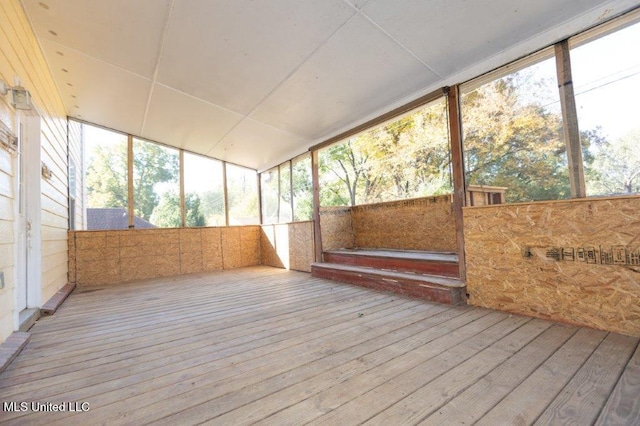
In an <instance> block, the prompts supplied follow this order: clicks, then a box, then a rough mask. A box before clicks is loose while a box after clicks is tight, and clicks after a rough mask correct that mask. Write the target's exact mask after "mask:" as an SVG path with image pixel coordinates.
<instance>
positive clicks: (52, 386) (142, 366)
mask: <svg viewBox="0 0 640 426" xmlns="http://www.w3.org/2000/svg"><path fill="white" fill-rule="evenodd" d="M406 305H408V307H413V306H415V304H413V303H412V302H407V301H402V300H394V301H391V302H387V303H380V304H377V305H374V306H370V307H368V308H367V309H357V311H359V312H360V311H362V312H363V313H364V315H367V316H368V318H374V319H375V318H379V317H383V318H384V317H385V316H386V315H387V314H389V313H390V312H391V313H394V312H396V311H397V310H402V309H403V306H406ZM345 316H352V317H353V316H355V313H354V312H349V313H346V314H344V315H341V316H337V317H335V318H329V319H326V320H323V321H315V322H312V323H310V324H303V327H300V328H297V329H295V330H292V331H291V332H289V333H280V334H273V335H269V336H267V337H263V338H258V339H255V340H249V341H248V342H243V343H241V344H237V345H232V344H230V345H226V344H224V343H222V344H220V345H215V344H213V345H212V346H210V345H203V344H201V345H199V346H198V347H197V348H191V347H182V348H179V352H177V353H174V354H171V355H168V356H164V355H165V354H164V353H163V352H162V351H158V353H156V352H151V353H147V354H144V355H142V356H137V357H135V358H134V359H128V358H126V359H123V360H119V361H116V362H112V363H109V364H106V365H99V366H97V367H89V368H87V369H82V370H80V371H74V372H70V373H68V374H61V375H57V376H55V377H52V378H48V377H45V378H44V380H32V381H31V382H29V383H26V384H23V385H21V386H18V387H17V388H18V389H19V390H20V393H18V394H16V395H14V396H13V397H14V398H18V399H20V398H24V397H31V398H48V397H49V398H50V397H53V396H65V395H64V394H65V392H67V391H68V390H73V389H77V388H78V387H79V386H82V387H83V388H87V387H92V388H93V387H98V388H99V389H102V388H107V387H108V386H109V385H110V384H111V383H112V382H114V381H116V382H117V383H119V382H120V381H122V380H123V379H126V380H127V381H129V382H130V381H135V380H137V379H141V378H143V377H147V376H151V377H153V376H154V375H155V374H159V373H162V372H164V371H166V370H167V369H168V368H167V367H168V366H171V369H173V370H176V369H178V370H179V369H184V368H189V367H194V366H199V365H202V364H206V363H212V362H214V361H218V360H224V362H225V363H232V362H236V363H237V362H240V361H242V360H244V359H245V358H253V357H256V356H257V355H264V354H272V353H276V352H278V351H281V350H283V349H286V348H288V347H290V346H295V345H299V344H302V343H304V342H307V341H312V340H313V339H315V338H318V337H319V336H322V335H325V334H330V333H332V332H334V333H338V332H340V331H341V330H342V329H345V328H347V326H346V325H345V323H344V317H345ZM212 343H213V342H212ZM185 358H186V359H185ZM145 373H146V374H145ZM45 383H47V386H44V384H45ZM84 392H89V389H85V391H84ZM95 392H97V391H95ZM7 394H10V393H9V392H7ZM90 395H93V393H90ZM66 396H68V397H70V395H66Z"/></svg>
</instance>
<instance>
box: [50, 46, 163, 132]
mask: <svg viewBox="0 0 640 426" xmlns="http://www.w3.org/2000/svg"><path fill="white" fill-rule="evenodd" d="M42 47H43V49H44V53H45V55H46V58H47V62H48V63H49V67H50V69H51V72H52V73H53V77H54V79H55V81H56V83H57V85H58V90H60V94H61V96H62V100H63V102H64V104H65V107H66V108H67V112H68V114H69V116H71V117H76V118H79V119H82V120H86V121H90V122H92V123H95V124H100V125H102V126H106V127H110V128H113V129H116V130H120V131H122V132H129V133H133V134H138V133H139V131H140V125H141V124H142V119H143V117H144V111H145V105H146V100H147V97H148V95H149V89H150V87H151V82H150V81H149V80H146V79H144V78H142V77H139V76H137V75H135V74H132V73H130V72H127V71H124V70H122V69H121V68H118V67H115V66H113V65H109V64H105V63H104V62H102V61H98V60H96V59H94V58H92V57H89V56H87V55H84V54H82V53H80V52H79V51H77V50H74V49H69V48H67V47H65V46H61V45H59V44H57V43H54V42H52V41H49V40H42ZM65 70H66V71H65Z"/></svg>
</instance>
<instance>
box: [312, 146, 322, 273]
mask: <svg viewBox="0 0 640 426" xmlns="http://www.w3.org/2000/svg"><path fill="white" fill-rule="evenodd" d="M318 165H319V163H318V150H313V151H311V183H312V186H313V234H314V237H315V238H314V245H315V253H316V256H315V260H316V262H322V233H321V227H320V181H319V179H320V173H319V171H318Z"/></svg>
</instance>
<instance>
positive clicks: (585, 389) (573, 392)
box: [535, 333, 640, 425]
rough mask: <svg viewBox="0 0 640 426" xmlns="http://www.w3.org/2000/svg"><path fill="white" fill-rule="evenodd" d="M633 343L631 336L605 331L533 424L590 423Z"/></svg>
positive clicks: (594, 418) (623, 364)
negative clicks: (574, 373) (595, 347)
mask: <svg viewBox="0 0 640 426" xmlns="http://www.w3.org/2000/svg"><path fill="white" fill-rule="evenodd" d="M637 344H638V342H637V339H635V338H632V337H629V336H623V335H621V334H614V333H611V334H609V335H608V336H607V337H606V338H605V339H604V341H603V342H602V343H601V344H600V346H598V348H597V349H596V350H595V352H594V353H593V354H592V355H591V357H590V358H589V359H588V360H587V362H586V363H585V364H584V365H583V366H582V368H581V369H580V371H578V373H577V374H576V375H575V376H573V378H572V379H571V381H570V382H569V383H568V384H567V386H565V387H564V389H562V392H561V393H560V394H559V395H558V397H557V398H556V399H554V401H553V402H552V403H551V404H550V405H549V406H548V407H547V409H546V410H545V411H544V413H542V415H541V416H540V417H539V418H538V420H537V421H536V423H535V424H537V425H548V424H576V425H586V424H593V423H594V422H595V420H596V419H597V418H598V415H599V414H600V411H601V409H602V407H603V406H604V404H605V403H606V401H607V399H608V397H609V395H610V394H611V392H612V390H613V388H614V386H615V385H616V382H617V381H618V378H619V377H620V375H621V373H622V370H623V369H624V367H625V366H626V365H627V362H628V361H629V358H630V357H631V354H632V353H633V351H634V350H635V348H636V346H637ZM635 420H637V421H640V419H637V418H636V419H635Z"/></svg>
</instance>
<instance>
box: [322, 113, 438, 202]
mask: <svg viewBox="0 0 640 426" xmlns="http://www.w3.org/2000/svg"><path fill="white" fill-rule="evenodd" d="M449 167H450V159H449V149H448V134H447V116H446V104H445V103H444V101H442V102H436V103H434V104H432V105H429V106H427V107H425V108H423V109H421V110H419V111H417V112H414V113H412V114H410V115H408V116H405V117H403V118H401V119H399V120H397V121H395V122H393V123H391V124H388V125H386V126H382V127H379V128H376V129H373V130H371V131H368V132H365V133H363V134H360V135H358V136H356V137H354V138H351V139H349V140H348V141H346V142H344V143H341V144H337V145H334V146H332V147H329V148H327V149H326V150H324V151H322V152H321V155H320V173H321V175H322V184H321V188H320V195H321V197H320V198H321V204H322V205H347V204H349V205H355V204H361V203H373V202H379V201H388V200H397V199H405V198H410V197H417V196H424V195H436V194H442V193H448V192H451V180H450V168H449Z"/></svg>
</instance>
